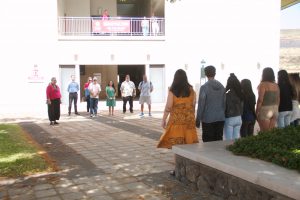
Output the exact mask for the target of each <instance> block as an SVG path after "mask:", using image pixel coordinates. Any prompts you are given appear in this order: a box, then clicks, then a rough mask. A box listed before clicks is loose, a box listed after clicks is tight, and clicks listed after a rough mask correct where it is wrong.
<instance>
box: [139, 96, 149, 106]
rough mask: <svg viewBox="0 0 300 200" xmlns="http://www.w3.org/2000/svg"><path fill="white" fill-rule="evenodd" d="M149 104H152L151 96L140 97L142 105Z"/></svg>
mask: <svg viewBox="0 0 300 200" xmlns="http://www.w3.org/2000/svg"><path fill="white" fill-rule="evenodd" d="M143 103H147V104H148V105H150V104H151V96H140V104H143Z"/></svg>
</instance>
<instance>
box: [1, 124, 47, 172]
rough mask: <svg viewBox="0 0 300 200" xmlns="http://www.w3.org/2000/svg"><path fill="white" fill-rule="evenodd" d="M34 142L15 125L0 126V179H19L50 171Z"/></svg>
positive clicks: (41, 152) (43, 154)
mask: <svg viewBox="0 0 300 200" xmlns="http://www.w3.org/2000/svg"><path fill="white" fill-rule="evenodd" d="M52 169H53V168H52V166H51V164H50V162H49V161H47V160H46V159H45V152H43V151H41V150H40V149H39V147H38V146H37V145H36V144H35V142H34V141H32V140H30V138H29V137H28V135H26V133H25V132H24V131H23V130H22V128H21V127H20V126H18V125H16V124H0V177H20V176H26V175H31V174H35V173H40V172H49V171H52Z"/></svg>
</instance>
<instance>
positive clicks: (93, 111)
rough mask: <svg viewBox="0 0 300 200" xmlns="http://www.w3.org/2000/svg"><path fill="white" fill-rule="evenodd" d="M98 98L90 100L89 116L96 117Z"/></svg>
mask: <svg viewBox="0 0 300 200" xmlns="http://www.w3.org/2000/svg"><path fill="white" fill-rule="evenodd" d="M98 101H99V99H98V98H90V113H91V115H97V110H98Z"/></svg>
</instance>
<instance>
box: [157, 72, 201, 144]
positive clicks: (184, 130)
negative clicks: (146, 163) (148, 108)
mask: <svg viewBox="0 0 300 200" xmlns="http://www.w3.org/2000/svg"><path fill="white" fill-rule="evenodd" d="M195 104H196V94H195V92H194V90H193V87H192V86H191V85H190V84H189V82H188V79H187V76H186V73H185V71H184V70H182V69H179V70H177V71H176V73H175V75H174V79H173V83H172V85H171V87H170V90H169V93H168V99H167V103H166V106H165V110H164V115H163V119H162V127H163V128H164V129H165V133H164V134H163V135H162V136H161V138H160V141H159V143H158V145H157V147H158V148H172V146H173V145H175V144H191V143H198V136H197V131H196V127H195ZM168 116H169V120H168V123H167V118H168Z"/></svg>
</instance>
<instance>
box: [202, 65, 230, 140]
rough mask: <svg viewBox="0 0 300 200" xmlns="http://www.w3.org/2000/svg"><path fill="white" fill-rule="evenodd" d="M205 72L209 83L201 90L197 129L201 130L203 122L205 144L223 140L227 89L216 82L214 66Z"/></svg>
mask: <svg viewBox="0 0 300 200" xmlns="http://www.w3.org/2000/svg"><path fill="white" fill-rule="evenodd" d="M204 71H205V75H206V77H207V79H208V81H207V82H206V83H205V84H204V85H202V86H201V88H200V92H199V99H198V110H197V117H196V127H197V128H199V127H200V122H202V140H203V142H210V141H217V140H223V128H224V121H225V88H224V86H223V85H222V84H221V83H220V82H219V81H217V80H215V75H216V68H215V67H214V66H207V67H205V69H204Z"/></svg>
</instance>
